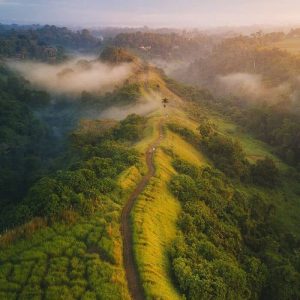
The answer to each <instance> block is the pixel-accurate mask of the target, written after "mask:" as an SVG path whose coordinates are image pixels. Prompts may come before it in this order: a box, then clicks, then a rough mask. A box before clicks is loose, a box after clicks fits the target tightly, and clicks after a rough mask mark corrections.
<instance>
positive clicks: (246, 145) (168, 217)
mask: <svg viewBox="0 0 300 300" xmlns="http://www.w3.org/2000/svg"><path fill="white" fill-rule="evenodd" d="M114 63H116V62H115V61H114ZM107 97H108V98H106V99H109V100H114V101H115V102H109V101H108V103H111V104H112V103H114V104H116V103H117V106H118V108H119V109H120V110H123V111H124V112H123V113H125V114H128V113H131V112H134V111H136V112H140V113H142V114H143V116H137V115H129V116H128V117H127V118H125V119H124V120H122V121H120V122H117V121H107V120H106V121H104V120H102V121H101V120H88V121H85V122H82V123H81V125H80V126H78V127H77V128H76V130H73V133H72V135H71V137H70V148H69V150H68V151H67V152H66V153H65V156H64V159H65V164H64V165H63V166H62V167H61V169H59V170H54V171H53V172H50V173H49V174H47V176H43V177H41V178H40V179H39V180H38V181H37V182H36V183H35V184H34V185H33V186H32V187H31V188H30V190H29V193H28V195H27V196H26V198H25V200H24V202H22V206H20V208H19V210H18V212H19V213H20V214H21V213H23V212H26V213H27V215H26V219H25V221H24V222H23V223H24V225H22V226H20V227H16V228H15V229H13V230H9V231H7V232H6V233H3V234H2V236H1V237H0V247H1V248H0V298H1V299H2V298H3V299H49V300H50V299H84V300H86V299H130V291H129V289H128V284H127V280H126V269H125V268H126V267H128V265H126V264H125V267H124V262H123V254H124V253H123V250H124V249H123V246H122V238H123V240H124V236H123V237H122V233H124V232H122V231H121V212H122V209H123V208H124V207H126V202H127V201H128V200H134V202H132V203H131V204H134V207H133V209H132V211H129V212H128V213H127V214H126V218H125V219H126V221H128V224H131V227H129V230H132V231H131V232H132V234H133V243H132V245H131V247H132V249H133V253H134V266H133V267H134V268H135V269H136V272H137V273H138V281H139V287H138V288H139V289H140V290H141V291H142V293H143V298H145V299H170V300H171V299H195V300H196V299H197V300H198V299H299V298H300V287H299V282H300V280H299V279H300V269H299V268H300V267H299V245H300V243H299V237H300V234H299V225H300V220H299V218H297V216H298V213H300V211H299V210H300V193H299V191H300V188H299V182H297V180H295V179H293V178H294V177H292V176H291V175H290V174H296V171H295V170H293V169H292V168H290V167H288V166H287V165H286V164H284V163H283V162H282V161H281V160H280V159H279V158H278V157H277V156H276V155H275V154H274V153H273V151H272V148H271V147H270V146H267V145H266V144H264V143H263V142H261V141H258V140H256V139H255V138H254V137H253V136H251V135H250V134H245V132H243V131H242V130H241V127H239V126H238V125H236V124H235V123H233V122H231V121H230V120H228V119H225V118H224V116H222V115H220V114H219V113H218V112H216V111H214V110H212V109H209V108H207V107H206V106H204V105H201V101H200V102H195V101H190V100H187V99H186V98H185V97H184V95H182V94H181V95H180V96H179V94H176V93H175V91H174V90H171V89H170V86H169V84H168V83H167V82H166V81H165V78H164V77H162V74H161V72H159V71H158V70H156V69H155V68H153V67H150V66H148V65H146V64H140V62H138V64H137V68H136V71H135V73H134V74H133V75H132V76H131V77H130V78H128V80H127V81H126V82H125V83H124V85H123V86H121V87H118V88H117V89H116V90H115V91H114V92H112V93H111V94H110V95H108V96H107ZM125 98H126V99H125ZM124 99H125V101H124V102H122V100H124ZM162 99H167V102H166V103H165V105H163V103H162ZM93 101H94V102H93ZM93 101H92V100H91V99H89V101H87V102H85V104H84V105H85V106H88V105H89V104H90V105H94V106H93V107H97V103H95V99H94V100H93ZM120 102H121V104H120ZM146 108H147V109H146ZM159 124H160V125H159ZM159 128H161V129H162V132H161V131H160V130H159ZM157 139H158V140H159V144H157V145H155V146H153V141H157ZM149 146H151V148H152V149H150V150H151V151H152V153H153V162H154V166H155V170H153V171H154V173H153V172H151V176H150V177H149V178H148V179H149V181H147V182H146V183H147V185H146V186H145V188H144V189H141V190H140V189H139V190H138V193H137V194H135V195H134V198H131V197H130V194H131V193H132V191H134V189H135V187H136V186H138V185H139V183H140V182H141V180H143V179H142V178H143V176H144V175H146V174H147V172H148V168H149V164H147V163H146V162H147V158H148V157H149V155H147V153H148V154H149ZM265 156H267V157H269V158H270V159H268V158H267V159H265ZM151 157H152V156H151ZM270 170H271V172H270ZM130 208H131V207H130ZM28 212H29V213H28ZM129 218H130V219H129ZM127 229H128V228H127ZM133 298H134V297H133ZM134 299H136V298H134Z"/></svg>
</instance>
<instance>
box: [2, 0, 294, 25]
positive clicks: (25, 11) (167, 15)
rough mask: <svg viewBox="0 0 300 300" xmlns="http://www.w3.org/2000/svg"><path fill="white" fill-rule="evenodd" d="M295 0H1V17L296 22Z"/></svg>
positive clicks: (23, 20)
mask: <svg viewBox="0 0 300 300" xmlns="http://www.w3.org/2000/svg"><path fill="white" fill-rule="evenodd" d="M299 12H300V2H299V1H297V0H287V1H285V2H282V1H279V0H260V1H258V0H254V1H251V2H249V1H245V0H227V1H225V0H212V1H210V2H209V3H207V2H205V1H196V0H188V1H183V0H179V1H176V2H174V1H171V0H166V1H164V2H163V3H160V2H159V1H158V0H153V1H139V0H129V1H126V2H124V1H120V0H112V1H109V2H105V1H99V0H98V1H97V0H88V1H85V2H84V3H83V2H82V1H79V0H74V1H67V0H62V1H58V0H52V1H46V0H29V1H25V0H0V22H2V23H17V24H33V23H39V24H46V23H49V24H56V25H65V26H72V25H73V26H74V25H78V26H132V27H139V26H150V27H220V26H225V27H226V26H228V27H232V26H251V25H260V26H263V25H265V26H295V25H298V24H300V21H299Z"/></svg>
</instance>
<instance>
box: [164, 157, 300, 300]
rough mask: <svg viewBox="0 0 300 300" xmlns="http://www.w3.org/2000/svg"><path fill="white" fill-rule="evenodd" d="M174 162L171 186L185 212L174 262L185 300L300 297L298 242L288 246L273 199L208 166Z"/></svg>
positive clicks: (172, 253)
mask: <svg viewBox="0 0 300 300" xmlns="http://www.w3.org/2000/svg"><path fill="white" fill-rule="evenodd" d="M173 166H174V168H175V169H176V170H177V172H179V175H174V176H173V178H172V179H171V181H170V185H169V187H170V190H171V191H172V193H174V195H175V196H176V197H178V199H179V200H180V201H181V202H182V209H183V211H182V213H181V215H180V218H179V226H180V229H181V235H180V236H179V237H178V239H177V240H176V241H175V242H174V245H173V247H172V249H171V260H172V267H173V272H174V275H175V277H176V279H177V282H178V284H179V287H180V289H181V291H182V292H184V294H185V296H186V297H187V299H293V298H294V299H297V298H298V297H299V292H300V289H299V288H300V286H299V282H297V281H296V278H299V275H300V269H299V268H298V267H291V265H290V264H291V262H292V261H294V260H295V259H296V257H297V254H295V253H297V251H298V250H299V249H298V248H299V245H296V244H294V245H293V246H288V247H287V248H285V245H286V242H285V241H284V240H283V239H282V236H281V234H279V232H278V231H277V230H276V226H275V225H274V223H273V219H272V216H273V206H272V204H271V201H270V199H269V198H268V197H266V196H265V195H263V194H258V193H257V192H255V190H251V189H247V190H245V189H244V191H242V190H241V189H240V188H239V187H238V185H236V184H235V185H234V186H233V185H232V184H231V183H230V182H228V181H227V180H226V179H225V178H224V176H223V175H222V173H220V172H218V171H216V170H214V169H211V168H209V167H205V168H198V169H197V168H195V167H194V166H192V165H190V166H189V164H188V163H187V162H183V161H178V159H177V160H175V161H174V162H173ZM196 169H197V171H196ZM189 191H190V193H189ZM272 245H274V246H272ZM275 245H278V246H277V247H276V246H275ZM283 248H284V249H285V250H283ZM297 249H298V250H297ZM294 251H295V252H294ZM279 269H281V270H282V269H286V270H287V271H286V272H287V273H286V275H285V274H284V272H282V273H280V272H278V270H279ZM287 274H289V275H287ZM286 278H288V279H287V280H286V281H285V279H286ZM278 289H282V293H281V292H278Z"/></svg>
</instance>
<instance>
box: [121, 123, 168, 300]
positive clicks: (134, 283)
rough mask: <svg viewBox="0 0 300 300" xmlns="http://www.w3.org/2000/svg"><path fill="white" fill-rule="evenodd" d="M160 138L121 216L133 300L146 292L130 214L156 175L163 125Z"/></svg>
mask: <svg viewBox="0 0 300 300" xmlns="http://www.w3.org/2000/svg"><path fill="white" fill-rule="evenodd" d="M158 129H159V137H158V138H157V139H156V140H155V141H154V142H153V143H152V144H151V145H150V146H149V147H148V149H147V152H146V163H147V168H148V172H147V174H146V175H145V176H144V177H143V178H142V179H141V181H140V182H139V184H138V185H137V187H136V188H135V190H134V191H133V192H132V194H131V195H130V197H129V199H128V201H127V203H126V204H125V206H124V208H123V211H122V214H121V234H122V238H123V261H124V267H125V271H126V278H127V283H128V288H129V292H130V295H131V298H132V299H133V300H144V299H145V297H144V291H143V287H142V284H141V282H140V277H139V274H138V268H137V265H136V263H135V258H134V251H133V232H132V226H131V221H130V213H131V211H132V208H133V206H134V204H135V201H136V199H137V198H138V197H139V195H140V194H141V193H142V192H143V190H144V189H145V187H146V185H147V184H148V183H149V181H150V179H151V177H153V176H154V175H155V166H154V161H153V158H154V154H155V151H156V148H157V147H158V146H159V144H160V142H161V140H162V138H163V129H162V123H161V122H160V123H159V125H158Z"/></svg>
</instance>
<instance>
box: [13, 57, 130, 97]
mask: <svg viewBox="0 0 300 300" xmlns="http://www.w3.org/2000/svg"><path fill="white" fill-rule="evenodd" d="M8 65H9V67H10V68H11V69H13V70H15V71H17V72H18V73H20V74H21V75H22V76H23V77H24V78H26V79H27V80H29V81H30V82H31V84H32V85H33V86H35V87H37V88H40V89H44V90H47V91H48V92H50V93H57V94H73V95H76V94H79V93H81V92H82V91H87V92H99V91H108V90H110V89H113V88H114V87H115V85H117V84H120V83H122V82H124V81H125V80H126V78H128V77H129V76H130V74H131V72H132V67H131V65H130V64H121V65H118V66H111V65H108V64H104V63H102V62H100V61H97V60H87V59H86V58H80V59H76V60H72V61H69V62H67V63H63V64H59V65H49V64H46V63H37V62H29V61H28V62H15V61H14V62H9V63H8Z"/></svg>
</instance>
